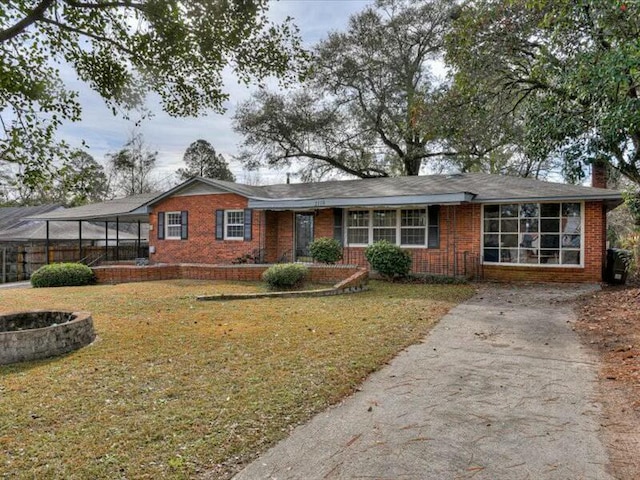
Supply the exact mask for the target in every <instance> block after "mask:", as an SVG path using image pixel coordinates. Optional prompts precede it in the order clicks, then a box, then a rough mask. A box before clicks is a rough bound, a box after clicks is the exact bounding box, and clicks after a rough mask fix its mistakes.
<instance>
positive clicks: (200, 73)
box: [0, 0, 300, 183]
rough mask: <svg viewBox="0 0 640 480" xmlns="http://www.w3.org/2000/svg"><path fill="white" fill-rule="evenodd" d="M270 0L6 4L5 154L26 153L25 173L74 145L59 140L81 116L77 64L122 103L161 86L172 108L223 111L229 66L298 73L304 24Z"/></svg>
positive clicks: (127, 105)
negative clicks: (278, 19)
mask: <svg viewBox="0 0 640 480" xmlns="http://www.w3.org/2000/svg"><path fill="white" fill-rule="evenodd" d="M267 7H268V1H267V0H246V1H239V0H238V1H228V0H189V1H188V2H185V1H180V0H119V1H109V2H106V1H100V2H97V1H95V2H94V1H78V0H12V1H10V2H3V3H2V5H0V58H1V59H2V61H1V62H0V123H1V125H2V133H0V160H2V161H6V162H14V163H20V164H21V165H22V166H23V167H24V168H23V169H24V181H26V182H30V183H37V182H38V181H39V180H40V175H41V172H42V171H43V170H46V168H47V167H48V166H51V164H52V162H53V161H54V160H55V159H58V158H68V157H69V155H70V154H71V150H70V148H69V146H68V145H67V144H65V143H64V142H56V139H55V133H56V130H57V128H58V127H59V126H60V125H61V124H62V123H63V122H64V121H76V120H79V119H80V116H81V108H80V103H79V101H78V97H77V94H76V92H73V91H68V90H67V89H66V88H65V86H64V84H63V81H62V79H61V75H60V71H59V67H60V66H63V67H64V68H66V66H71V67H72V68H73V69H74V70H75V73H76V74H77V75H78V77H79V78H80V79H81V80H83V81H84V82H86V83H88V84H89V85H90V87H91V88H93V89H94V90H95V91H96V92H98V93H99V94H100V95H101V96H102V97H103V98H104V100H105V101H106V102H107V104H108V106H110V107H111V108H112V110H113V112H114V114H115V113H117V112H118V111H119V110H121V111H126V110H129V109H132V108H136V107H139V106H141V105H142V103H143V100H144V97H145V94H146V93H148V92H149V91H154V92H156V93H157V94H158V95H159V98H160V101H161V104H162V107H163V109H164V110H165V111H166V112H168V113H169V114H170V115H173V116H187V115H198V114H201V113H203V112H205V111H207V110H208V109H214V110H215V111H218V112H220V111H223V110H224V107H223V103H224V101H225V100H226V99H227V98H228V95H227V94H226V93H225V92H224V91H223V79H222V73H223V70H224V69H225V68H226V67H227V66H231V67H232V69H233V71H234V72H235V73H236V74H237V76H238V77H239V79H240V80H241V81H243V82H245V83H246V82H249V81H250V80H252V79H258V80H259V79H263V78H265V77H266V76H268V75H272V74H273V75H276V76H278V77H279V78H281V79H283V80H285V81H286V80H290V79H291V78H292V77H293V76H294V75H295V71H296V68H297V66H296V65H297V63H296V62H297V59H299V58H300V55H299V54H300V45H299V38H298V34H297V30H296V29H295V27H293V26H292V25H291V23H290V21H289V20H287V21H285V22H284V23H283V24H281V25H274V24H272V23H271V22H269V20H268V19H267V17H266V11H267Z"/></svg>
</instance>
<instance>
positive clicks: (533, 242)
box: [520, 232, 539, 248]
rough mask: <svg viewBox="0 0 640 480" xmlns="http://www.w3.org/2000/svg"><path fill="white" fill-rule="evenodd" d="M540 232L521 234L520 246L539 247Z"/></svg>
mask: <svg viewBox="0 0 640 480" xmlns="http://www.w3.org/2000/svg"><path fill="white" fill-rule="evenodd" d="M538 237H539V236H538V234H537V233H532V232H525V233H521V234H520V246H521V247H523V248H537V247H538Z"/></svg>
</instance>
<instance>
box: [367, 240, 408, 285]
mask: <svg viewBox="0 0 640 480" xmlns="http://www.w3.org/2000/svg"><path fill="white" fill-rule="evenodd" d="M364 256H365V258H366V259H367V261H368V262H369V264H370V265H371V268H373V269H374V270H376V271H377V272H378V273H379V274H380V275H382V276H383V277H385V278H387V279H389V280H393V279H394V278H397V277H401V278H403V277H406V276H407V275H409V272H410V271H411V255H409V252H407V251H405V250H402V249H401V248H400V247H399V246H397V245H395V244H393V243H390V242H388V241H386V240H380V241H378V242H375V243H374V244H373V245H369V246H368V247H367V248H366V249H365V250H364Z"/></svg>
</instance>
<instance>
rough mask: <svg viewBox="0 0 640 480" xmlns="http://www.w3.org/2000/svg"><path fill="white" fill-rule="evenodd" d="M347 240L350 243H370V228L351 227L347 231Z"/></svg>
mask: <svg viewBox="0 0 640 480" xmlns="http://www.w3.org/2000/svg"><path fill="white" fill-rule="evenodd" d="M347 242H348V243H350V244H354V243H360V244H367V243H369V229H368V228H349V230H348V231H347Z"/></svg>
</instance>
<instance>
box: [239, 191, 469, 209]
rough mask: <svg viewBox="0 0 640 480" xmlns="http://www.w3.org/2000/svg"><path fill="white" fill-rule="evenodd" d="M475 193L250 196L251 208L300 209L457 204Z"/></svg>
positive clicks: (465, 200)
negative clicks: (323, 196) (381, 195)
mask: <svg viewBox="0 0 640 480" xmlns="http://www.w3.org/2000/svg"><path fill="white" fill-rule="evenodd" d="M473 197H474V194H473V193H469V192H459V193H445V194H437V195H397V196H388V197H387V196H384V197H358V198H352V197H342V198H340V197H336V198H282V199H278V200H273V199H267V198H249V204H248V206H249V208H255V209H259V210H298V209H309V208H314V209H315V208H351V207H377V206H385V207H393V206H396V207H398V206H405V205H407V206H409V205H433V204H438V205H455V204H460V203H468V202H470V201H471V200H472V199H473Z"/></svg>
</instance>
